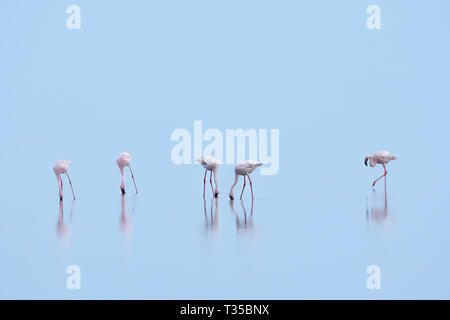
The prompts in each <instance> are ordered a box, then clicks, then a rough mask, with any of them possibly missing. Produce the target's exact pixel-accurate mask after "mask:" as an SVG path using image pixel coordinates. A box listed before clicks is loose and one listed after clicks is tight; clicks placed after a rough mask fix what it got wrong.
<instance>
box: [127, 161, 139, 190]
mask: <svg viewBox="0 0 450 320" xmlns="http://www.w3.org/2000/svg"><path fill="white" fill-rule="evenodd" d="M128 168H129V169H130V173H131V178H132V179H133V183H134V189H135V190H136V194H137V193H138V190H137V187H136V181H135V180H134V174H133V171H132V170H131V167H130V166H128Z"/></svg>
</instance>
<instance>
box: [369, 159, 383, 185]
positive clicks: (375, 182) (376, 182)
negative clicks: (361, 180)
mask: <svg viewBox="0 0 450 320" xmlns="http://www.w3.org/2000/svg"><path fill="white" fill-rule="evenodd" d="M383 168H384V174H383V175H382V176H381V177H379V178H378V179H377V180H375V181H374V182H373V184H372V187H375V183H377V181H378V180H380V179H381V178H383V177H385V176H386V175H387V171H386V166H385V164H384V163H383Z"/></svg>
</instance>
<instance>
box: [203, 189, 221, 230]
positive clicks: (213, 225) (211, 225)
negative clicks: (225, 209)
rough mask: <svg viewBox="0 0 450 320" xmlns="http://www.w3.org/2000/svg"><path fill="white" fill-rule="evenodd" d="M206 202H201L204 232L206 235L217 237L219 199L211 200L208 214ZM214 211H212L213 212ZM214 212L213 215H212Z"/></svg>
mask: <svg viewBox="0 0 450 320" xmlns="http://www.w3.org/2000/svg"><path fill="white" fill-rule="evenodd" d="M206 207H207V205H206V200H204V201H203V214H204V216H205V231H206V234H208V235H217V234H218V231H219V226H220V224H219V199H218V198H217V197H216V198H214V199H211V206H210V210H209V212H208V210H207V208H206ZM213 209H214V210H213ZM213 211H214V213H213Z"/></svg>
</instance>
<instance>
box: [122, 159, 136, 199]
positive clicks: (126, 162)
mask: <svg viewBox="0 0 450 320" xmlns="http://www.w3.org/2000/svg"><path fill="white" fill-rule="evenodd" d="M130 163H131V154H129V153H128V152H122V153H121V154H119V156H118V157H117V165H118V166H119V168H120V173H121V174H122V183H121V184H120V190H122V194H125V172H124V168H125V167H128V168H129V169H130V173H131V178H133V183H134V188H135V189H136V194H137V193H138V190H137V187H136V181H135V180H134V174H133V171H132V170H131V166H130Z"/></svg>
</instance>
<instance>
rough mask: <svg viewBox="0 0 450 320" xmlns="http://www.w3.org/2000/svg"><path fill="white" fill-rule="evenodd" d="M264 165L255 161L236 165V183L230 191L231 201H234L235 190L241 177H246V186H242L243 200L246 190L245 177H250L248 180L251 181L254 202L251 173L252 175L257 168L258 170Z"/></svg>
mask: <svg viewBox="0 0 450 320" xmlns="http://www.w3.org/2000/svg"><path fill="white" fill-rule="evenodd" d="M262 165H263V163H262V162H258V161H254V160H247V161H244V162H241V163H238V164H237V165H236V167H235V168H234V173H235V176H236V177H235V179H234V183H233V185H232V186H231V189H230V193H229V196H230V199H231V200H234V196H233V188H234V186H235V185H236V183H237V182H238V179H239V176H244V185H243V186H242V192H241V198H240V199H241V200H242V194H243V193H244V189H245V177H248V180H249V181H250V189H251V191H252V200H253V185H252V180H251V179H250V173H252V172H253V171H254V170H255V169H256V168H258V167H259V166H262Z"/></svg>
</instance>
